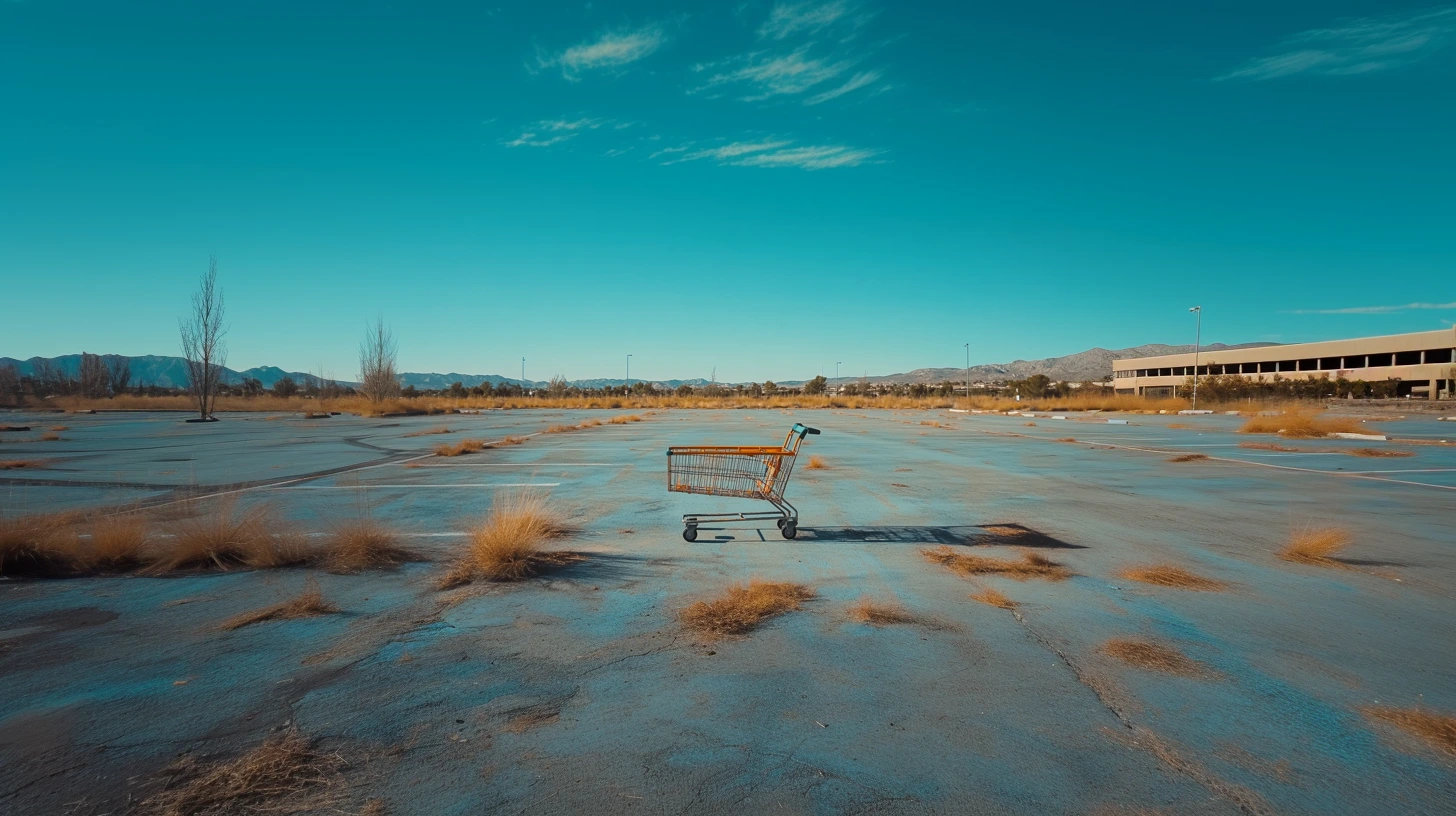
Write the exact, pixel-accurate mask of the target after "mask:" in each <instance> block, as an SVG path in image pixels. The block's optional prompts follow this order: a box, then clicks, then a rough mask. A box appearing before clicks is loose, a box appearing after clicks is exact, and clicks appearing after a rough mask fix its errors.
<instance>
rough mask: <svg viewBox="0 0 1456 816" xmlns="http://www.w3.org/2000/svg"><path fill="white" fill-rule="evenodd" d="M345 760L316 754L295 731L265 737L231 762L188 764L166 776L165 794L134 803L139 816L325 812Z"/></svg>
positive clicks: (177, 765) (176, 765)
mask: <svg viewBox="0 0 1456 816" xmlns="http://www.w3.org/2000/svg"><path fill="white" fill-rule="evenodd" d="M345 765H346V763H345V761H344V759H343V758H342V757H340V756H338V755H337V754H331V753H324V752H321V751H318V750H317V749H316V748H315V747H314V745H313V744H312V742H311V741H309V740H307V739H305V738H304V737H303V736H301V735H300V734H299V733H298V732H297V731H296V730H292V729H290V730H288V731H284V732H282V733H280V734H277V735H274V736H272V737H269V738H268V739H267V740H266V741H264V742H263V743H262V744H261V745H259V746H258V747H256V748H254V749H253V750H251V751H249V752H247V753H246V754H243V755H242V756H240V757H237V758H235V759H232V760H230V761H225V762H218V763H216V764H212V765H204V764H203V763H200V762H198V761H196V760H194V759H191V758H187V759H184V760H181V761H180V762H177V763H174V764H173V765H172V766H171V767H170V768H168V769H167V771H166V772H165V777H166V782H165V786H164V788H163V789H162V790H161V791H159V792H157V793H155V794H153V795H152V796H149V797H147V798H146V799H144V800H142V801H141V802H139V803H137V807H136V812H137V813H139V814H141V815H142V816H254V815H258V816H261V814H284V815H285V816H286V815H287V814H301V813H314V812H319V811H321V810H325V809H327V806H328V805H330V804H332V801H331V800H332V799H333V798H334V797H333V796H332V793H333V791H332V790H331V789H332V788H333V787H334V786H335V785H336V784H337V783H338V782H339V781H340V779H341V771H342V770H343V768H344V767H345Z"/></svg>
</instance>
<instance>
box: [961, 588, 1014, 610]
mask: <svg viewBox="0 0 1456 816" xmlns="http://www.w3.org/2000/svg"><path fill="white" fill-rule="evenodd" d="M971 600H973V601H979V602H980V603H983V604H987V605H989V606H994V607H997V608H998V609H1015V608H1016V601H1013V600H1011V599H1010V598H1008V597H1006V596H1005V595H1003V594H1001V593H1000V592H997V591H996V590H994V589H991V588H990V587H986V588H985V589H983V590H981V591H980V592H977V593H976V594H975V595H972V596H971Z"/></svg>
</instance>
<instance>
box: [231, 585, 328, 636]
mask: <svg viewBox="0 0 1456 816" xmlns="http://www.w3.org/2000/svg"><path fill="white" fill-rule="evenodd" d="M338 611H339V608H338V607H337V606H334V605H333V604H331V603H329V602H328V601H327V600H325V599H324V591H323V589H322V588H320V587H319V583H318V579H316V578H312V577H310V578H309V579H308V580H307V581H305V582H304V584H303V592H300V593H299V594H298V596H297V597H295V598H292V599H290V600H287V601H283V602H282V603H276V604H273V605H272V606H266V607H264V608H262V609H257V610H254V611H252V612H244V613H242V614H241V615H234V616H232V617H231V618H228V619H227V620H225V621H223V622H222V623H220V624H218V626H217V628H219V629H225V630H227V631H232V630H234V629H241V628H243V627H244V626H252V625H253V624H255V623H262V622H263V621H270V620H290V619H293V618H312V617H315V616H317V615H332V614H334V613H335V612H338Z"/></svg>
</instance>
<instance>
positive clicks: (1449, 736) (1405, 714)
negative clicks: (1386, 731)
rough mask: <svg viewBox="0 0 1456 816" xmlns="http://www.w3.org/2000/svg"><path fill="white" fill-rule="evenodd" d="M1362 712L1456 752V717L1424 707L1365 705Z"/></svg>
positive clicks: (1440, 747)
mask: <svg viewBox="0 0 1456 816" xmlns="http://www.w3.org/2000/svg"><path fill="white" fill-rule="evenodd" d="M1360 713H1362V714H1364V715H1365V716H1367V717H1369V718H1371V719H1373V720H1381V721H1382V722H1388V723H1390V724H1391V725H1394V726H1396V727H1398V728H1400V729H1401V730H1402V731H1405V732H1406V733H1408V734H1411V735H1413V736H1416V737H1419V738H1421V739H1423V740H1425V741H1426V742H1429V743H1430V744H1431V745H1434V746H1435V747H1437V748H1439V749H1441V750H1442V751H1445V752H1446V753H1448V754H1456V717H1451V716H1448V715H1445V714H1439V713H1437V712H1435V711H1431V710H1430V709H1427V708H1424V707H1422V708H1395V707H1393V706H1365V707H1363V708H1361V709H1360Z"/></svg>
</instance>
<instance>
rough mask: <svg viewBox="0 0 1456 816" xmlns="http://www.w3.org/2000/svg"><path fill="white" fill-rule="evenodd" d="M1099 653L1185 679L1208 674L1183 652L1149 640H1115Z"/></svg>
mask: <svg viewBox="0 0 1456 816" xmlns="http://www.w3.org/2000/svg"><path fill="white" fill-rule="evenodd" d="M1097 651H1099V652H1101V653H1103V654H1105V655H1107V656H1108V657H1115V658H1117V659H1118V660H1121V661H1122V662H1124V663H1126V664H1128V665H1130V666H1136V667H1137V668H1139V669H1146V670H1148V671H1157V672H1163V673H1165V674H1178V675H1182V676H1184V677H1198V676H1200V675H1204V674H1207V673H1208V672H1207V670H1206V669H1204V667H1203V666H1202V664H1200V663H1198V662H1197V661H1195V660H1192V659H1190V658H1188V657H1186V656H1184V655H1183V653H1182V652H1179V651H1177V650H1175V649H1170V648H1168V647H1167V646H1163V645H1160V644H1157V643H1153V642H1151V641H1147V640H1127V639H1123V638H1113V639H1112V640H1109V641H1107V642H1106V643H1104V644H1102V645H1101V646H1098V647H1097Z"/></svg>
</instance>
